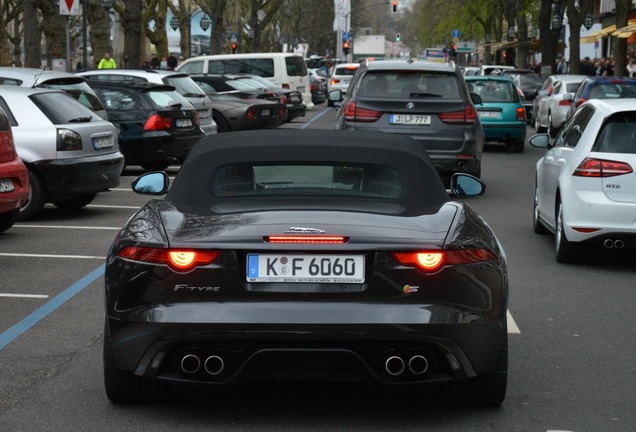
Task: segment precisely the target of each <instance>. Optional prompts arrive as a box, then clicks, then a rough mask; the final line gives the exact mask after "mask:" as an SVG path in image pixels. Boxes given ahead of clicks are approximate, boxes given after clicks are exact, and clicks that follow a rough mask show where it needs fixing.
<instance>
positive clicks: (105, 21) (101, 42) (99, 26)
mask: <svg viewBox="0 0 636 432" xmlns="http://www.w3.org/2000/svg"><path fill="white" fill-rule="evenodd" d="M86 13H87V18H88V22H89V23H90V44H91V47H92V48H93V61H92V62H91V60H90V59H89V61H88V69H95V68H97V65H98V64H99V61H100V60H101V59H102V57H103V56H104V53H109V54H110V55H111V57H112V58H113V59H115V63H117V67H121V66H122V65H121V64H120V63H121V59H118V58H115V54H114V53H113V46H112V44H111V42H110V30H111V29H110V18H109V16H108V13H107V12H106V11H105V10H104V8H102V7H101V6H100V5H99V3H96V2H95V3H92V2H88V8H87V9H86Z"/></svg>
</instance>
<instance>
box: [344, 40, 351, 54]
mask: <svg viewBox="0 0 636 432" xmlns="http://www.w3.org/2000/svg"><path fill="white" fill-rule="evenodd" d="M350 48H351V47H350V46H349V41H344V42H343V43H342V52H343V53H345V55H346V54H349V50H350Z"/></svg>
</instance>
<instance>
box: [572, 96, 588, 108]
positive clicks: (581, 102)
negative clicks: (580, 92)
mask: <svg viewBox="0 0 636 432" xmlns="http://www.w3.org/2000/svg"><path fill="white" fill-rule="evenodd" d="M586 100H587V99H585V98H579V100H577V101H576V104H574V106H575V107H577V108H578V107H580V106H581V104H583V102H585V101H586Z"/></svg>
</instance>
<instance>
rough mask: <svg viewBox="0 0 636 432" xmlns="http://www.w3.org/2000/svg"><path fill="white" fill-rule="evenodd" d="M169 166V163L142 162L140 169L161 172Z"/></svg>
mask: <svg viewBox="0 0 636 432" xmlns="http://www.w3.org/2000/svg"><path fill="white" fill-rule="evenodd" d="M170 165H171V163H170V162H169V161H153V162H144V163H142V164H141V167H142V168H143V169H145V170H146V171H163V170H165V169H166V168H168V167H169V166H170Z"/></svg>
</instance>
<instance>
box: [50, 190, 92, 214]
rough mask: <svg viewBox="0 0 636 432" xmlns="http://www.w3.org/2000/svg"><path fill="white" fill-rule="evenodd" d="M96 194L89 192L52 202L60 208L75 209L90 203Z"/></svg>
mask: <svg viewBox="0 0 636 432" xmlns="http://www.w3.org/2000/svg"><path fill="white" fill-rule="evenodd" d="M96 196H97V194H96V193H89V194H84V195H79V196H75V197H72V198H65V199H61V200H55V201H53V202H52V203H53V205H54V206H56V207H59V208H61V209H66V210H77V209H81V208H82V207H86V206H87V205H89V204H90V203H92V202H93V200H94V199H95V197H96Z"/></svg>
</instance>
